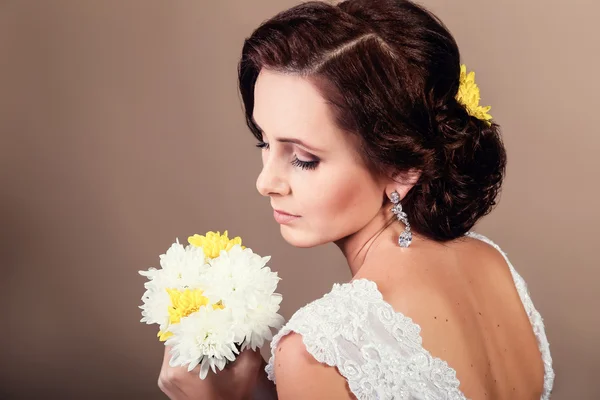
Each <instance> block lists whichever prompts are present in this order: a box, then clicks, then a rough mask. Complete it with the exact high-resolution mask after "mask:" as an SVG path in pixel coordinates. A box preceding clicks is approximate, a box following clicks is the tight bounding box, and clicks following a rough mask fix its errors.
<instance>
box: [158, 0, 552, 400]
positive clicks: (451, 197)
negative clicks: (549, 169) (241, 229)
mask: <svg viewBox="0 0 600 400" xmlns="http://www.w3.org/2000/svg"><path fill="white" fill-rule="evenodd" d="M462 72H463V73H464V71H462ZM462 78H463V81H462V83H461V66H460V57H459V51H458V47H457V44H456V42H455V41H454V39H453V38H452V36H451V34H450V33H449V32H448V30H447V29H446V28H445V27H444V26H443V24H442V23H441V22H440V21H439V20H438V19H437V18H436V17H435V16H433V15H432V14H431V13H429V12H428V11H426V10H424V9H423V8H422V7H420V6H417V5H415V4H414V3H412V2H410V1H405V0H377V1H373V0H348V1H344V2H341V3H339V4H337V5H329V4H326V3H320V2H309V3H305V4H301V5H299V6H296V7H293V8H291V9H289V10H287V11H284V12H282V13H280V14H278V15H276V16H275V17H273V18H272V19H270V20H268V21H266V22H265V23H263V24H262V25H261V26H260V27H259V28H258V29H256V30H255V31H254V32H253V34H252V36H251V37H250V38H248V39H247V40H246V42H245V44H244V48H243V53H242V58H241V61H240V65H239V84H240V90H241V93H242V98H243V102H244V107H245V112H246V120H247V124H248V126H249V128H250V130H251V131H252V133H253V134H254V136H255V137H256V138H257V139H258V141H259V144H258V147H260V148H261V151H262V160H263V170H262V172H261V174H260V176H259V177H258V180H257V189H258V191H259V192H260V193H261V194H263V195H264V196H266V197H269V198H270V202H271V206H272V207H273V208H274V210H275V211H274V216H275V219H276V220H277V221H278V222H279V223H280V224H281V233H282V235H283V237H284V238H285V239H286V240H287V241H288V242H289V243H290V244H292V245H294V246H298V247H312V246H317V245H320V244H324V243H328V242H334V243H336V245H337V246H338V247H339V248H340V249H341V251H342V252H343V254H344V256H345V257H346V259H347V261H348V266H349V268H350V270H351V272H352V276H353V279H352V281H351V282H349V283H345V284H342V285H338V284H336V285H334V287H333V289H332V291H331V292H330V293H328V294H327V295H325V296H324V297H322V298H320V299H318V300H316V301H314V302H312V303H310V304H308V305H307V306H305V307H303V308H302V309H300V310H299V311H297V312H296V313H295V314H294V316H293V317H292V318H291V319H290V321H289V322H288V323H287V324H286V326H284V327H283V328H282V329H281V331H280V332H279V333H278V334H277V335H276V336H275V337H274V339H273V341H272V343H271V349H272V357H271V359H270V360H269V363H268V365H267V366H266V368H264V370H263V367H264V362H262V359H261V358H260V355H259V354H257V353H252V352H245V353H244V354H243V357H241V358H240V359H239V360H238V361H236V363H234V364H233V366H232V367H231V368H229V369H228V370H227V371H224V372H223V373H222V374H218V375H216V376H215V375H211V377H210V379H208V380H206V381H202V382H201V381H200V380H199V379H198V378H197V374H194V373H187V372H181V371H185V370H182V369H174V368H170V367H169V366H168V363H167V362H166V361H167V360H168V358H169V355H168V349H167V352H165V363H164V365H163V370H162V372H161V378H160V383H159V384H160V386H161V388H162V389H163V390H164V391H165V393H167V394H168V395H169V396H170V397H171V398H231V399H237V398H252V397H254V398H269V396H275V395H278V396H279V398H280V399H285V400H289V399H350V398H358V399H400V398H401V399H465V398H471V399H547V398H549V396H550V392H551V389H552V384H553V379H554V373H553V371H552V359H551V356H550V352H549V347H548V342H547V340H546V336H545V332H544V325H543V322H542V319H541V317H540V315H539V313H538V312H537V311H536V310H535V308H534V306H533V304H532V302H531V299H530V297H529V295H528V292H527V289H526V286H525V283H524V281H523V280H522V278H521V277H520V276H519V275H518V273H517V272H516V271H515V270H514V268H513V267H512V266H511V265H510V262H509V261H508V259H507V258H506V256H505V255H504V253H502V251H501V250H500V249H499V248H498V247H497V246H496V245H495V244H493V243H492V242H491V241H490V240H489V239H487V238H485V237H483V236H480V235H477V234H474V233H470V229H471V228H472V227H473V226H474V224H475V223H476V222H477V221H478V220H479V219H480V218H481V217H482V216H484V215H486V214H487V213H489V212H490V211H491V209H492V208H493V206H494V205H495V201H496V197H497V195H498V193H499V190H500V186H501V183H502V180H503V176H504V170H505V164H506V156H505V151H504V147H503V145H502V142H501V139H500V136H499V128H498V125H496V124H495V123H493V122H492V121H491V120H490V118H491V117H490V116H489V115H488V114H487V110H488V109H487V108H481V107H478V104H473V102H469V98H468V95H469V93H465V91H468V89H469V87H468V86H467V85H468V82H466V81H465V76H464V74H463V75H462ZM471 89H472V88H471ZM471 100H472V99H471ZM476 102H478V99H476ZM265 373H266V376H265ZM275 379H276V382H277V385H276V386H275V385H273V384H269V383H270V381H275ZM275 392H276V393H275Z"/></svg>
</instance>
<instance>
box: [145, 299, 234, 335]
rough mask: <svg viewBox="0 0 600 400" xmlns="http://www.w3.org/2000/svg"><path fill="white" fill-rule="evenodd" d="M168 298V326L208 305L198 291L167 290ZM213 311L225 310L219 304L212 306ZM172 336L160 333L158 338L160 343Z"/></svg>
mask: <svg viewBox="0 0 600 400" xmlns="http://www.w3.org/2000/svg"><path fill="white" fill-rule="evenodd" d="M167 292H168V293H169V297H170V298H171V305H170V306H169V324H178V323H179V321H181V318H183V317H187V316H188V315H190V314H192V313H195V312H196V311H198V310H199V309H200V307H202V306H208V305H210V302H209V300H208V298H207V297H205V296H203V295H202V293H203V292H202V290H200V289H194V290H190V289H185V290H183V291H181V290H176V289H167ZM212 307H213V309H217V308H220V309H223V308H225V307H224V306H223V304H221V302H218V303H216V304H213V305H212ZM171 335H172V333H171V332H169V331H166V332H163V331H160V332H158V335H157V336H158V337H159V339H160V341H165V340H167V339H168V338H169V337H170V336H171Z"/></svg>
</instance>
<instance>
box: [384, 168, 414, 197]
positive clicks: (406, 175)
mask: <svg viewBox="0 0 600 400" xmlns="http://www.w3.org/2000/svg"><path fill="white" fill-rule="evenodd" d="M420 178H421V171H419V170H417V169H410V170H408V171H405V172H398V173H396V174H394V176H393V177H392V178H390V179H389V182H388V183H387V185H386V187H385V193H386V195H387V198H388V199H389V198H390V197H391V195H392V192H393V191H396V192H398V194H399V195H400V199H403V198H404V197H406V194H407V193H408V192H409V191H410V189H412V188H413V187H414V186H415V185H416V184H417V182H419V179H420Z"/></svg>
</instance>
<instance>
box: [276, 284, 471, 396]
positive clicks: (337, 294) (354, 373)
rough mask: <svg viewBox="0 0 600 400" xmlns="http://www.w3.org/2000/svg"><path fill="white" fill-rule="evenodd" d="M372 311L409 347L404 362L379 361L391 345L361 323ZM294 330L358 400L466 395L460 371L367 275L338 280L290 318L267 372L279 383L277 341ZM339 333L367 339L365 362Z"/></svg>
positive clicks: (349, 338)
mask: <svg viewBox="0 0 600 400" xmlns="http://www.w3.org/2000/svg"><path fill="white" fill-rule="evenodd" d="M352 299H354V300H355V301H352ZM348 302H352V303H354V304H352V306H355V307H353V308H351V309H350V308H349V307H348V305H349V304H348ZM356 303H360V304H356ZM361 305H362V307H361ZM348 310H350V312H348ZM369 313H372V314H375V315H377V319H378V322H380V323H382V326H384V327H385V328H386V331H387V332H388V333H390V334H391V335H392V336H393V337H394V338H395V339H396V341H397V342H400V343H401V344H402V345H403V347H404V348H405V349H407V350H409V351H410V353H411V355H410V357H408V358H407V359H403V360H388V359H377V358H378V357H377V356H378V355H385V354H390V349H388V348H387V346H386V345H385V344H382V343H377V342H373V341H371V340H369V338H368V337H367V331H366V330H363V327H362V326H363V325H364V321H365V320H366V319H367V314H369ZM348 327H350V329H347V328H348ZM344 328H346V329H344ZM367 329H368V327H367ZM290 332H296V333H299V334H300V335H301V336H302V341H303V343H304V345H305V347H306V349H307V351H308V352H309V353H310V354H311V355H312V356H313V357H314V358H315V359H316V360H317V361H319V362H321V363H324V364H326V365H329V366H331V367H336V368H337V369H338V371H339V372H340V374H341V375H342V376H343V377H344V378H346V380H347V382H348V386H349V388H350V390H351V392H352V393H353V394H354V395H355V396H356V397H357V398H358V399H359V400H360V399H374V398H377V399H393V398H411V397H410V396H411V395H414V393H422V392H423V391H426V392H429V393H431V394H432V395H434V396H435V398H440V399H442V398H443V399H452V400H465V399H466V398H465V396H464V395H463V394H462V392H461V391H460V390H459V389H458V387H459V386H460V381H459V380H458V378H457V377H456V371H455V370H454V369H453V368H451V367H450V366H449V365H448V363H447V362H446V361H444V360H442V359H439V358H436V357H433V356H432V355H431V354H430V353H429V351H427V350H426V349H425V348H423V346H422V338H421V335H420V332H421V328H420V327H419V325H417V324H416V323H414V322H413V320H412V319H411V318H409V317H407V316H405V315H404V314H401V313H398V312H396V311H394V309H393V308H392V306H391V305H390V304H389V303H387V302H385V300H384V299H383V296H382V295H381V292H380V291H379V289H378V288H377V284H376V283H375V282H373V281H370V280H368V279H365V278H362V279H357V280H354V281H352V282H349V283H343V284H337V283H336V284H334V285H333V288H332V290H331V292H329V293H327V294H326V295H325V296H323V297H322V298H321V299H318V300H316V301H314V302H312V303H309V304H308V305H306V306H304V307H302V308H301V309H300V310H298V311H297V312H296V313H295V314H294V315H293V316H292V318H291V319H290V321H289V322H288V323H287V324H286V325H285V326H284V327H283V328H282V329H281V330H280V331H279V332H278V333H277V334H276V335H275V337H274V338H273V340H272V341H271V357H270V359H269V363H268V364H267V366H266V367H265V371H266V372H267V376H268V378H269V379H270V380H272V381H273V382H276V379H275V373H274V358H275V350H276V348H277V346H278V345H279V341H280V340H281V339H282V338H283V337H284V336H285V335H287V334H289V333H290ZM340 336H341V337H342V338H343V339H345V340H347V341H348V342H351V343H352V344H357V343H360V342H362V341H363V340H364V339H365V338H366V339H367V342H366V343H367V344H363V345H360V346H359V345H357V348H359V349H360V353H361V354H362V356H363V357H364V358H365V362H364V364H363V363H360V364H359V363H357V362H355V361H353V360H351V359H349V358H348V357H345V356H344V355H343V354H342V352H341V351H340V348H339V346H337V345H336V344H335V341H336V339H337V338H339V337H340ZM397 342H396V343H397ZM369 352H373V353H371V354H374V356H373V358H370V357H369V356H365V355H367V354H369ZM382 362H384V363H385V364H388V365H385V364H384V368H381V364H382ZM388 369H389V370H388ZM425 382H427V383H425ZM398 396H399V397H398Z"/></svg>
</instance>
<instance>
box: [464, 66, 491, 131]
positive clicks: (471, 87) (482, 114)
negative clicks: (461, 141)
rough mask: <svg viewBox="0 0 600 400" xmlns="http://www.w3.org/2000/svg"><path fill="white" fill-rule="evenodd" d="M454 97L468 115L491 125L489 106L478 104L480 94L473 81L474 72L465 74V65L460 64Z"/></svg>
mask: <svg viewBox="0 0 600 400" xmlns="http://www.w3.org/2000/svg"><path fill="white" fill-rule="evenodd" d="M456 99H457V100H458V101H459V102H460V103H461V104H462V105H463V106H465V108H466V109H467V112H468V113H469V115H471V116H473V117H475V118H478V119H481V120H484V121H486V122H487V123H488V124H490V125H491V123H490V120H491V119H492V116H491V115H490V114H488V111H490V109H491V108H492V107H491V106H487V107H482V106H480V105H479V101H480V100H481V96H480V93H479V87H478V86H477V84H476V83H475V72H473V71H471V72H469V73H468V74H467V66H466V65H464V64H462V65H461V66H460V86H459V87H458V94H457V95H456Z"/></svg>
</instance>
